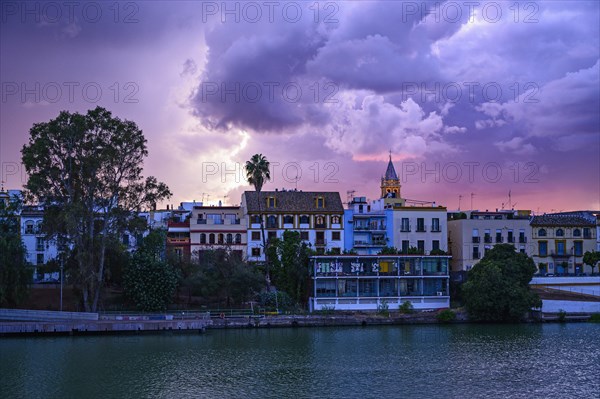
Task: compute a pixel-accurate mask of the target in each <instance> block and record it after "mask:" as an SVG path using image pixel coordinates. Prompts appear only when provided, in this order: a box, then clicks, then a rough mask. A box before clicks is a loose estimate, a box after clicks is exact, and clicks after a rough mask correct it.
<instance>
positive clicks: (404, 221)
mask: <svg viewBox="0 0 600 399" xmlns="http://www.w3.org/2000/svg"><path fill="white" fill-rule="evenodd" d="M400 231H401V232H403V233H407V232H409V231H410V222H409V220H408V218H402V225H401V227H400Z"/></svg>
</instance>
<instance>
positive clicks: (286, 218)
mask: <svg viewBox="0 0 600 399" xmlns="http://www.w3.org/2000/svg"><path fill="white" fill-rule="evenodd" d="M283 223H285V224H292V223H294V217H293V216H291V215H285V216H284V217H283Z"/></svg>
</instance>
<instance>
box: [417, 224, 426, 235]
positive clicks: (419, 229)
mask: <svg viewBox="0 0 600 399" xmlns="http://www.w3.org/2000/svg"><path fill="white" fill-rule="evenodd" d="M425 231H426V230H425V226H419V225H417V230H416V232H417V233H424V232H425Z"/></svg>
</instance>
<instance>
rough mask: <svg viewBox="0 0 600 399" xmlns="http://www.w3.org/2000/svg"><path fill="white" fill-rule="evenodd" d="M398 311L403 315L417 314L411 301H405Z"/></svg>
mask: <svg viewBox="0 0 600 399" xmlns="http://www.w3.org/2000/svg"><path fill="white" fill-rule="evenodd" d="M398 310H399V311H400V313H403V314H410V313H414V312H415V308H414V307H413V304H412V302H411V301H405V302H404V303H403V304H402V305H400V306H399V307H398Z"/></svg>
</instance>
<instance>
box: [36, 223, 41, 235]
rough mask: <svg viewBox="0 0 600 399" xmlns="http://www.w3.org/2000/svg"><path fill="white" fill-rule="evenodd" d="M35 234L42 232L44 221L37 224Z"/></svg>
mask: <svg viewBox="0 0 600 399" xmlns="http://www.w3.org/2000/svg"><path fill="white" fill-rule="evenodd" d="M35 234H42V221H41V220H40V221H39V222H37V223H36V224H35Z"/></svg>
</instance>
